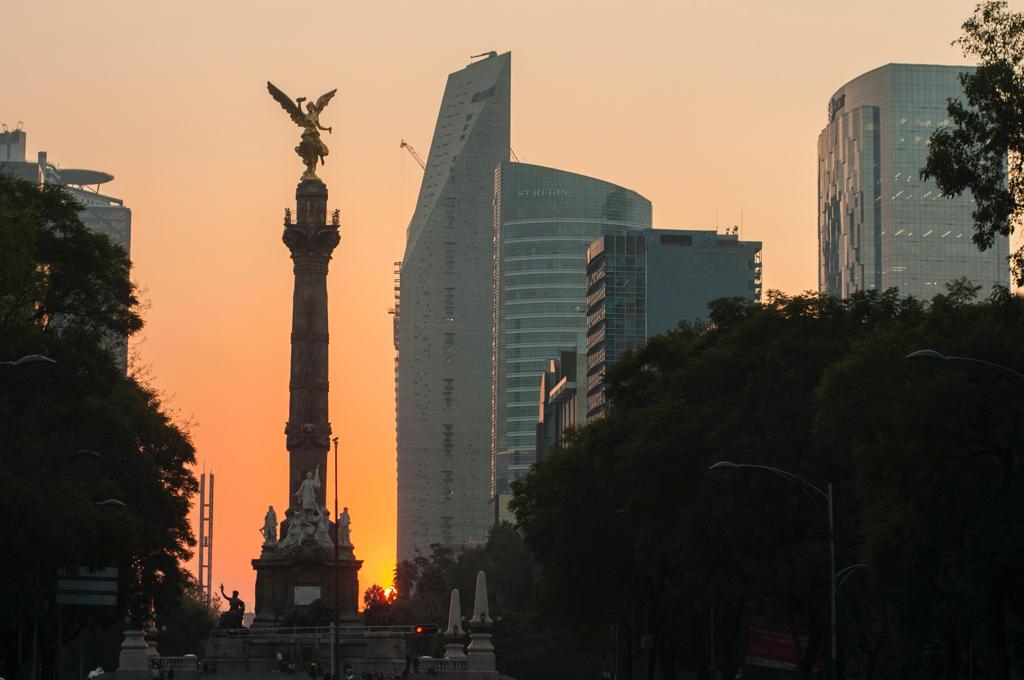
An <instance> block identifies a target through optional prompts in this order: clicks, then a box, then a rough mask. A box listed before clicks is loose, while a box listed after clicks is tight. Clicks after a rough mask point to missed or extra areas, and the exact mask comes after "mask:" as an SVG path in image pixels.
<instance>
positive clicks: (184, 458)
mask: <svg viewBox="0 0 1024 680" xmlns="http://www.w3.org/2000/svg"><path fill="white" fill-rule="evenodd" d="M79 209H80V208H79V206H78V205H77V204H75V203H74V201H73V199H71V198H70V197H69V196H68V195H67V194H66V193H64V192H63V191H62V190H60V189H59V188H55V187H44V188H40V187H37V186H35V185H32V184H29V183H26V182H20V181H16V180H13V179H10V178H8V177H6V176H5V175H3V174H0V362H14V361H16V360H18V359H19V358H21V357H23V356H26V355H45V356H47V357H50V358H51V359H53V360H54V361H55V362H56V363H52V364H44V363H36V364H28V365H17V366H15V365H11V364H10V363H7V364H0V516H2V517H3V522H2V525H0V546H2V554H3V557H2V559H0V675H2V676H4V677H14V678H18V677H29V676H30V675H31V668H32V664H33V663H36V664H37V666H38V667H39V668H41V670H42V673H43V674H44V675H46V677H51V676H50V675H49V674H50V673H52V672H53V664H54V662H55V660H56V658H57V653H56V652H57V648H58V644H59V641H58V639H57V632H58V627H57V606H56V602H55V600H56V598H55V590H56V585H57V578H58V575H59V574H60V573H62V572H67V571H71V572H74V571H75V570H77V569H79V568H82V567H89V568H95V567H116V568H117V569H118V570H119V574H120V578H119V582H118V604H117V606H115V607H85V606H66V607H64V608H63V612H62V613H63V617H62V618H63V620H62V624H63V625H62V630H61V631H60V632H61V637H63V642H72V641H74V640H76V638H78V639H79V641H80V640H81V639H82V636H83V633H85V637H86V638H87V639H88V640H89V645H88V647H87V648H83V647H82V646H81V645H80V646H79V647H77V648H76V650H77V651H76V653H75V654H74V657H75V658H67V657H66V658H65V661H66V664H67V666H66V667H67V668H68V669H69V671H70V669H71V668H74V671H75V672H76V673H77V670H78V666H79V664H80V663H81V664H83V665H86V666H92V665H93V664H99V663H103V664H104V665H105V666H106V667H107V668H113V667H114V666H115V665H116V659H117V652H118V649H119V646H120V636H119V635H117V634H116V633H117V631H119V630H121V629H123V627H124V626H125V621H126V620H127V621H129V622H131V624H132V625H134V626H140V625H143V624H145V623H151V622H153V620H154V613H155V615H156V618H157V621H156V623H157V625H160V626H165V625H167V626H168V630H169V633H168V638H169V639H170V640H171V641H172V644H171V645H169V648H175V647H183V646H186V643H185V642H184V641H183V640H180V638H181V636H182V635H183V634H185V635H186V637H187V633H191V634H194V635H201V634H202V630H203V627H204V625H208V623H206V622H208V621H209V618H210V617H209V615H208V612H204V611H200V612H199V615H198V616H197V615H194V614H195V612H196V607H195V606H194V601H193V600H192V599H191V598H188V597H186V595H187V594H188V593H189V592H191V591H192V590H193V589H194V588H193V583H192V579H191V577H190V576H189V574H188V573H187V572H186V571H185V570H184V567H183V562H184V560H186V559H187V558H188V557H189V556H190V554H191V552H190V548H191V546H192V545H194V543H195V541H194V539H193V537H192V531H191V529H190V527H189V524H188V510H189V503H190V500H191V497H192V496H193V494H194V493H195V491H196V480H195V477H194V476H193V474H192V472H191V469H190V466H191V465H192V464H193V463H194V462H195V451H194V449H193V445H192V442H191V439H190V437H189V433H188V431H187V429H186V428H185V427H183V426H182V425H181V424H179V423H176V422H174V420H172V419H171V418H170V417H169V416H168V415H167V413H166V411H165V410H164V407H163V405H162V404H161V402H160V398H159V396H158V395H157V394H156V393H155V392H154V391H153V390H152V389H151V388H149V387H147V386H146V385H144V384H141V383H140V382H138V381H137V380H135V379H134V378H132V377H126V376H125V375H124V374H123V373H122V371H121V370H120V369H119V368H118V366H117V365H116V362H115V360H114V358H113V356H112V354H111V352H110V351H109V347H110V345H111V339H112V338H119V337H127V336H129V335H131V334H132V333H134V332H135V331H137V330H138V329H139V328H141V326H142V318H141V316H140V313H139V302H138V300H137V298H136V294H135V289H134V286H133V285H132V283H131V281H130V278H129V272H130V268H131V263H130V262H129V260H128V257H127V255H126V254H125V253H124V251H123V250H122V249H121V248H119V247H118V246H115V245H114V244H112V243H111V242H110V240H109V239H107V238H106V237H105V236H99V235H96V234H93V233H91V232H90V231H88V230H87V229H86V228H85V226H84V225H83V224H82V222H81V221H80V220H79V217H78V211H79ZM183 598H184V599H183ZM161 619H162V620H161ZM179 621H182V622H184V623H182V624H181V626H178V625H177V624H176V622H179ZM112 625H119V626H120V627H119V628H118V629H117V631H114V632H113V633H110V632H109V631H106V630H105V629H106V628H108V627H109V626H112ZM179 628H181V629H182V630H179ZM185 628H187V633H186V631H185V630H184V629H185ZM206 630H208V627H207V628H206ZM177 641H180V642H181V644H180V645H179V644H178V642H177ZM192 642H193V641H191V640H190V641H189V643H188V646H191V647H193V648H192V649H188V650H187V651H193V652H194V651H197V650H196V649H195V648H194V644H192Z"/></svg>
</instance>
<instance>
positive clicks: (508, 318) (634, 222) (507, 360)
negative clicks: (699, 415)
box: [402, 162, 651, 520]
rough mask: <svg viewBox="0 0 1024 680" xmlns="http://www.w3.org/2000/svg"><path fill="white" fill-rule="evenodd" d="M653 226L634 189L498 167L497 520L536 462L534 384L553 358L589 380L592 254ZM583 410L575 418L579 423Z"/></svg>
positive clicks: (521, 166) (517, 166)
mask: <svg viewBox="0 0 1024 680" xmlns="http://www.w3.org/2000/svg"><path fill="white" fill-rule="evenodd" d="M650 226H651V202H650V201H648V200H647V199H646V198H644V197H643V196H641V195H640V194H638V193H636V192H634V191H630V190H629V189H625V188H623V187H620V186H616V185H615V184H611V183H609V182H605V181H602V180H598V179H594V178H591V177H586V176H583V175H577V174H575V173H571V172H565V171H563V170H556V169H554V168H546V167H541V166H538V165H527V164H525V163H507V162H506V163H502V164H501V165H500V167H498V168H497V169H496V171H495V174H494V283H493V291H494V305H493V308H494V326H493V339H492V341H491V343H492V348H493V358H492V362H491V365H492V376H491V386H492V392H491V419H490V421H491V456H492V474H493V479H492V489H491V490H492V493H493V501H494V504H495V505H494V507H493V511H494V513H495V517H496V519H498V520H501V519H505V518H507V517H508V515H507V510H506V506H507V501H508V496H509V484H510V483H511V482H512V481H513V480H515V479H517V478H518V477H520V476H522V475H523V474H525V473H526V471H527V470H529V468H530V466H531V465H532V464H533V462H534V458H535V452H536V428H537V384H538V379H539V377H540V375H541V374H542V373H544V372H545V371H546V370H547V368H548V362H549V360H550V359H552V358H554V357H558V356H559V355H560V354H561V352H562V351H563V350H574V351H576V353H577V354H576V356H577V361H578V362H579V363H578V366H577V371H576V375H585V374H586V367H585V365H584V364H583V362H584V361H585V358H586V334H587V246H589V245H590V244H591V243H592V242H593V241H594V239H595V238H597V237H598V236H600V235H601V234H624V233H628V232H632V231H636V230H643V229H649V228H650ZM403 276H404V273H403ZM404 305H405V302H404V300H403V308H402V309H403V314H404V313H405V306H404ZM579 402H580V403H579V408H580V409H581V411H580V413H579V417H578V418H577V419H576V420H577V422H583V421H584V419H585V417H586V412H585V410H583V409H584V406H585V404H583V403H582V400H579Z"/></svg>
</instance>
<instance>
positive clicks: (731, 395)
mask: <svg viewBox="0 0 1024 680" xmlns="http://www.w3.org/2000/svg"><path fill="white" fill-rule="evenodd" d="M975 294H976V288H975V287H973V286H971V285H970V284H969V283H967V282H966V281H959V282H955V283H954V284H951V285H950V287H949V290H948V292H947V294H945V295H940V296H937V297H936V298H935V299H934V300H933V301H932V302H931V304H930V305H924V304H922V303H920V302H918V301H916V300H914V299H900V298H899V297H898V296H897V294H896V292H895V291H889V292H887V293H884V294H879V293H875V292H870V293H862V294H858V295H855V296H853V297H851V298H850V299H848V300H843V301H839V300H835V299H832V298H829V297H827V296H822V295H812V294H808V295H801V296H793V297H790V296H785V295H781V294H779V293H771V294H769V299H768V302H767V303H765V304H754V303H750V302H744V301H740V300H721V301H718V302H716V303H714V304H713V306H712V312H711V319H712V324H711V327H710V329H703V328H695V327H690V326H686V325H684V326H683V327H681V328H680V329H679V330H677V331H674V332H671V333H667V334H665V335H662V336H657V337H654V338H651V339H650V341H649V342H648V343H647V345H646V346H645V347H644V348H642V349H641V350H640V351H638V352H636V353H635V354H632V355H628V356H626V357H625V358H623V359H622V360H621V361H620V362H618V363H617V364H616V365H615V366H614V367H612V369H611V370H610V371H609V373H608V375H607V381H608V394H609V395H610V396H611V399H612V407H611V409H610V411H609V413H608V415H607V416H606V417H605V418H603V419H602V420H600V421H598V422H596V423H593V424H590V425H588V426H587V427H585V428H583V429H581V430H579V431H576V432H574V433H572V435H571V437H570V439H569V440H568V441H567V442H566V443H565V444H564V445H563V446H562V447H561V448H560V450H558V451H557V452H556V453H555V454H553V455H552V456H550V457H548V458H546V459H545V460H544V461H543V462H541V463H539V464H538V465H536V466H534V468H533V470H532V472H531V473H530V474H529V475H527V476H526V477H525V478H524V480H522V481H521V482H519V483H517V484H516V486H515V497H514V500H513V508H514V510H515V512H516V515H517V517H518V518H519V526H520V528H521V530H522V531H523V535H524V538H525V541H526V543H527V545H528V546H529V548H530V549H531V552H532V554H533V556H534V557H535V559H536V561H537V563H538V565H539V573H538V591H539V592H538V601H539V602H540V603H542V605H541V606H542V614H543V617H544V620H546V621H549V622H552V623H557V624H558V625H560V626H561V627H563V628H564V629H566V630H570V631H572V632H573V633H574V635H575V636H576V639H578V640H580V641H581V642H584V643H585V644H587V645H589V646H590V647H591V648H592V649H596V650H599V651H602V652H604V653H605V654H608V655H611V654H612V650H613V649H616V648H617V649H618V654H617V658H618V663H619V668H618V671H619V676H620V677H634V676H640V675H644V676H647V675H648V674H651V673H658V674H659V675H660V676H661V677H665V678H673V677H675V676H676V674H677V673H678V672H683V671H686V672H692V673H696V674H698V675H700V676H702V677H709V676H711V675H712V669H719V670H720V671H721V672H724V673H725V674H726V675H727V676H731V674H732V673H734V672H735V670H736V668H737V666H739V665H740V664H741V663H742V661H743V658H744V656H745V649H746V647H745V645H746V637H747V630H748V628H749V627H750V626H759V627H764V628H769V629H772V630H776V631H781V632H784V633H787V634H789V635H790V636H791V637H792V639H793V643H794V648H795V649H798V650H799V655H798V656H799V658H800V659H801V662H800V664H799V669H798V670H799V673H800V675H802V676H804V677H807V676H810V675H811V673H812V669H813V667H814V665H815V662H816V660H818V662H819V663H820V664H821V665H823V666H824V665H826V664H825V660H826V659H827V650H828V645H829V633H828V590H829V562H828V549H827V545H828V544H827V522H826V516H825V513H824V505H823V503H822V502H821V499H819V498H817V497H816V495H815V494H813V493H811V494H808V495H805V494H803V493H801V491H800V490H799V489H798V488H797V487H796V486H794V485H792V484H791V483H789V482H788V481H787V480H785V479H782V478H780V477H777V476H775V475H773V474H771V473H769V472H766V471H760V470H738V469H728V468H724V469H716V470H714V471H709V470H708V468H709V467H710V466H711V465H712V464H714V463H715V462H717V461H722V460H729V461H733V462H737V463H752V464H760V465H767V466H774V467H777V468H782V469H784V470H787V471H790V472H792V473H795V474H798V475H800V476H801V477H803V478H805V479H807V480H810V481H812V482H814V483H816V484H818V485H820V486H823V484H824V480H829V481H831V482H832V484H833V486H834V492H835V503H836V508H835V509H836V528H837V529H836V530H837V536H838V537H837V568H839V569H841V568H843V567H844V566H846V565H852V564H858V563H867V564H870V565H871V566H870V568H862V569H860V570H858V571H855V572H854V573H853V575H852V576H851V577H850V579H849V580H848V581H847V582H846V584H845V585H844V586H843V588H842V590H841V591H840V593H839V603H838V605H839V606H838V611H839V612H840V638H841V642H842V652H843V653H842V654H841V655H840V662H841V664H842V665H843V666H845V667H846V668H847V669H849V673H850V674H851V675H854V674H857V675H861V674H863V675H865V676H866V677H891V676H896V675H899V674H901V673H904V672H906V673H914V672H915V671H922V663H923V662H922V658H923V657H924V653H923V650H924V649H925V646H928V649H934V648H936V647H935V645H936V640H938V641H939V643H941V644H942V645H943V648H944V649H946V650H947V653H948V654H947V656H948V657H949V658H952V659H953V661H951V662H950V664H949V665H950V666H952V667H953V668H959V667H960V664H959V658H960V657H959V654H961V653H963V652H964V650H965V649H966V647H965V643H966V641H967V640H968V639H971V640H973V644H974V645H975V649H977V650H979V651H980V650H981V649H982V648H983V647H984V646H985V645H988V649H989V653H988V655H987V656H986V663H988V664H989V665H990V667H992V668H996V667H998V664H999V663H1000V660H999V657H998V654H997V653H996V647H998V646H999V643H998V642H993V640H994V639H995V638H998V637H999V636H1000V635H1012V633H1007V631H1008V630H1019V628H1017V629H1014V628H1013V626H1019V623H1020V621H1021V619H1020V616H1021V613H1022V608H1021V602H1020V599H1019V598H1020V592H1019V590H1020V585H1021V583H1020V577H1019V576H1018V575H1013V574H1016V573H1019V569H1017V570H1016V572H1014V570H1013V569H1012V565H1013V564H1017V565H1019V564H1021V563H1022V561H1021V560H1022V558H1024V549H1022V548H1024V543H1022V541H1024V525H1022V524H1021V523H1020V522H1019V521H1018V520H1017V519H1016V518H1019V517H1020V516H1021V514H1020V513H1021V512H1022V511H1024V506H1022V505H1021V504H1020V503H1021V499H1020V498H1019V495H1018V492H1019V489H1020V481H1019V476H1014V477H1013V478H1012V479H1013V481H1012V482H1009V484H1010V486H1006V484H1007V481H1006V479H1005V478H1004V477H1003V476H1002V475H1001V474H1000V473H999V469H1000V468H999V465H998V464H997V463H996V461H1003V462H1004V463H1006V462H1007V461H1008V462H1009V464H1010V465H1011V467H1013V466H1012V463H1013V461H1015V460H1016V459H1017V458H1019V455H1020V445H1019V442H1018V441H1017V439H1016V426H1017V425H1018V424H1019V423H1020V416H1019V412H1020V408H1021V407H1022V406H1024V402H1022V399H1021V396H1022V395H1021V394H1019V389H1018V390H1017V391H1016V392H1015V391H1014V390H1013V389H1011V388H1010V387H1008V386H1007V385H1005V384H1002V383H999V382H998V381H993V380H992V379H991V376H988V375H985V374H980V375H979V374H977V373H973V372H970V371H957V370H947V371H935V370H934V369H933V370H932V371H931V372H929V371H928V368H927V367H922V366H918V365H915V364H913V363H912V362H908V361H906V360H904V359H903V357H904V356H905V355H906V354H908V353H909V352H911V351H914V350H917V349H921V348H922V347H929V346H933V347H935V348H936V349H942V350H944V351H948V352H951V353H961V352H962V353H964V354H968V355H971V354H974V355H977V356H983V357H988V358H998V359H999V360H1001V361H1005V362H1007V363H1011V364H1013V365H1024V354H1022V352H1021V350H1020V349H1019V348H1020V347H1021V346H1024V344H1022V341H1024V316H1022V315H1024V302H1022V300H1021V299H1020V298H1019V297H1016V296H1011V295H1009V293H1008V292H1007V291H1005V289H999V290H997V293H996V294H995V295H994V297H993V298H992V299H991V300H989V301H984V302H982V303H976V301H975V300H974V299H973V298H974V295H975ZM965 329H969V330H965ZM928 428H934V429H928ZM967 451H971V452H973V453H972V454H970V455H965V454H966V452H967ZM947 458H949V459H950V460H949V461H948V462H947V460H946V459H947ZM954 459H955V460H956V462H954ZM923 460H933V461H935V460H941V461H942V462H941V464H938V463H936V465H934V466H928V467H924V466H923V465H922V461H923ZM957 480H962V482H963V483H962V485H960V486H957V485H956V482H957ZM1010 487H1012V490H1011V488H1010ZM968 511H969V512H968ZM968 518H970V520H969V521H968ZM996 536H998V538H996ZM951 537H955V538H956V542H955V543H954V541H951V540H949V539H950V538H951ZM961 541H962V542H961ZM982 543H984V547H982ZM968 555H969V557H968ZM983 565H987V566H983ZM918 576H920V580H915V578H917V577H918ZM940 585H941V586H942V587H941V588H938V587H937V586H940ZM979 593H987V594H988V597H987V599H986V597H981V598H980V599H979V598H978V597H976V595H977V594H979ZM928 597H931V598H932V599H931V600H928ZM971 598H974V599H972V600H971V601H972V602H973V603H974V606H973V608H968V607H966V606H963V602H964V601H966V600H968V599H971ZM926 600H927V601H926ZM997 601H998V604H999V606H1002V607H1004V608H1005V611H1004V613H1006V612H1008V616H1009V621H1010V624H1009V627H1007V626H1004V627H1003V630H1002V632H1000V630H999V625H1000V624H999V620H998V617H997V616H996V615H995V614H994V613H992V612H990V615H989V616H988V617H987V618H985V616H983V614H984V610H985V606H984V603H985V602H992V603H996V602H997ZM979 607H980V610H979ZM995 609H997V610H999V608H998V607H996V608H995ZM999 611H1003V610H999ZM972 612H974V613H973V614H972ZM975 614H976V615H977V616H975ZM1006 620H1007V619H1006V618H1004V619H1003V621H1004V622H1005V621H1006ZM712 631H714V633H713V634H712ZM950 631H955V632H956V635H954V636H951V635H950ZM801 633H803V634H806V635H807V636H808V640H807V643H806V645H803V644H801V642H800V640H801V638H800V637H799V636H800V634H801ZM712 635H713V636H714V644H713V645H712V641H711V637H712ZM954 642H956V643H957V644H953V643H954ZM983 643H984V644H983ZM1013 644H1016V645H1017V648H1018V649H1020V641H1019V638H1018V639H1017V641H1016V642H1014V643H1013ZM1010 646H1011V647H1012V646H1013V645H1010ZM1003 648H1004V649H1005V648H1006V646H1004V647H1003ZM922 672H923V671H922ZM994 677H1008V676H1005V675H994Z"/></svg>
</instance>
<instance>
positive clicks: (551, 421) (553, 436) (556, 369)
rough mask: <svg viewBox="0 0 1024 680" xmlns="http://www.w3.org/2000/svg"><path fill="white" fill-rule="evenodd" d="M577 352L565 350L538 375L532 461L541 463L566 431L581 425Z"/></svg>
mask: <svg viewBox="0 0 1024 680" xmlns="http://www.w3.org/2000/svg"><path fill="white" fill-rule="evenodd" d="M577 363H578V362H577V361H576V352H575V351H573V350H566V351H564V352H560V353H559V357H558V358H557V359H551V360H550V361H548V368H547V370H546V371H545V372H543V373H541V374H540V380H539V382H540V394H539V395H538V396H539V399H538V401H537V440H536V444H535V445H534V457H535V460H536V461H538V462H539V461H541V460H543V459H544V457H545V456H547V455H548V454H549V453H551V450H552V449H553V448H554V447H555V446H556V445H558V444H560V443H561V442H562V439H563V434H564V433H565V431H566V430H568V429H569V428H573V427H576V426H577V425H583V423H580V422H578V421H577V420H576V416H577V415H578V414H579V408H578V403H579V402H578V401H577V396H578V395H577V384H576V369H577Z"/></svg>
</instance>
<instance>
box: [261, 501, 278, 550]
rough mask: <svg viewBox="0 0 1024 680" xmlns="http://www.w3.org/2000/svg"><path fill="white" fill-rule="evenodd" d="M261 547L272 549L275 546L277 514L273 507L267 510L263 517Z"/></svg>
mask: <svg viewBox="0 0 1024 680" xmlns="http://www.w3.org/2000/svg"><path fill="white" fill-rule="evenodd" d="M261 531H262V532H263V547H264V548H273V547H274V546H276V545H277V513H276V512H274V506H273V505H271V506H270V507H268V508H267V514H266V515H264V516H263V529H262V530H261Z"/></svg>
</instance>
